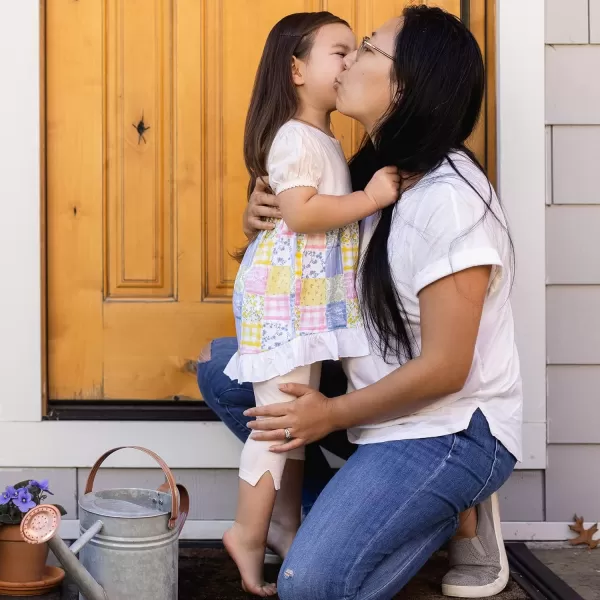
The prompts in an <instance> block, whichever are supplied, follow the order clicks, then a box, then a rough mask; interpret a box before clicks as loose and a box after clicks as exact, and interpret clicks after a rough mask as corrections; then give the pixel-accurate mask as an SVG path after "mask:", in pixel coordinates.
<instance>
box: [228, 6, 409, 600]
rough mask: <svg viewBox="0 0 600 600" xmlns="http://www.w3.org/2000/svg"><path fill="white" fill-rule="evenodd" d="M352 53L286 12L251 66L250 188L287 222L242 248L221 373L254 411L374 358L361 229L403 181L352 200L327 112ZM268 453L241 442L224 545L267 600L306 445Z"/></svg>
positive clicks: (378, 179)
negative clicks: (277, 514) (250, 396)
mask: <svg viewBox="0 0 600 600" xmlns="http://www.w3.org/2000/svg"><path fill="white" fill-rule="evenodd" d="M355 47H356V46H355V40H354V35H353V33H352V30H351V29H350V27H349V26H348V24H347V23H346V22H345V21H343V20H342V19H339V18H337V17H335V16H334V15H332V14H330V13H328V12H320V13H298V14H293V15H289V16H287V17H285V18H284V19H282V20H281V21H280V22H279V23H277V25H275V27H274V28H273V29H272V31H271V32H270V34H269V37H268V39H267V43H266V45H265V49H264V51H263V55H262V58H261V62H260V65H259V68H258V72H257V76H256V81H255V85H254V90H253V93H252V99H251V102H250V109H249V112H248V118H247V121H246V131H245V140H244V158H245V162H246V166H247V168H248V171H249V173H250V188H249V189H250V190H252V189H253V188H254V185H255V183H256V181H257V179H258V178H259V177H264V178H265V179H267V178H268V183H269V186H270V187H271V189H272V190H273V192H274V193H275V194H277V195H278V196H279V201H280V209H281V213H282V217H283V218H282V219H280V220H277V221H275V222H274V228H273V229H272V230H270V231H264V232H262V233H261V234H260V235H259V236H258V237H257V238H256V239H255V240H254V241H253V242H252V243H251V244H250V246H249V247H248V249H247V250H246V252H245V255H244V258H243V261H242V264H241V266H240V270H239V272H238V275H237V278H236V282H235V290H234V297H233V307H234V315H235V319H236V328H237V336H238V342H239V350H238V352H237V354H236V355H235V356H234V357H233V358H232V359H231V361H230V362H229V364H228V365H227V368H226V370H225V373H226V374H227V375H228V376H229V377H231V379H237V380H238V381H240V382H244V381H249V382H252V383H253V386H254V392H255V396H256V403H257V404H258V405H264V404H272V403H277V402H285V401H288V400H290V399H291V398H290V397H288V396H286V395H285V394H284V393H283V392H281V391H280V390H279V385H280V384H282V383H286V382H296V383H304V384H309V385H311V386H313V387H318V384H319V376H320V367H321V361H323V360H327V359H334V360H337V359H339V358H343V357H358V356H365V355H367V354H368V353H369V349H368V343H367V338H366V335H365V332H364V329H363V325H362V321H361V316H360V310H359V307H358V301H357V297H356V292H355V281H354V280H355V269H356V263H357V259H358V224H357V221H359V220H361V219H363V218H365V217H366V216H368V215H371V214H373V213H375V212H377V211H379V210H380V209H382V208H384V207H385V206H388V205H390V204H392V203H393V202H395V201H396V199H397V198H398V194H399V185H400V177H399V175H398V172H397V170H396V169H395V168H393V167H386V168H384V169H381V170H380V171H378V172H377V173H376V174H375V176H374V177H373V179H372V180H371V181H370V182H369V184H368V185H367V186H366V188H365V190H364V191H362V192H355V193H351V192H352V188H351V183H350V174H349V171H348V167H347V164H346V160H345V158H344V154H343V152H342V148H341V146H340V143H339V142H338V141H337V140H336V139H335V137H334V136H333V134H332V133H331V128H330V114H331V112H332V111H333V110H334V109H335V104H336V91H335V84H336V77H337V76H338V75H339V74H340V73H341V72H342V71H343V70H344V64H343V61H344V57H345V56H346V55H347V54H349V53H350V52H353V51H354V50H355ZM292 435H293V432H290V431H287V430H286V436H287V437H288V438H290V437H292ZM271 445H272V444H271V443H269V442H258V441H256V440H254V439H252V437H250V438H248V441H247V442H246V445H245V446H244V450H243V452H242V456H241V464H240V489H239V501H238V509H237V515H236V521H235V524H234V525H233V527H232V528H231V529H230V530H229V531H228V532H227V533H226V534H225V536H224V538H223V541H224V543H225V546H226V548H227V550H228V551H229V553H230V554H231V556H232V558H233V559H234V560H235V562H236V563H237V565H238V568H239V569H240V573H241V576H242V582H243V586H244V589H245V590H246V591H248V592H251V593H254V594H257V595H259V596H263V597H264V596H272V595H274V594H275V593H276V589H275V585H274V584H267V583H265V582H264V580H263V574H262V566H263V561H264V552H265V545H266V541H267V532H268V529H269V521H270V519H271V514H272V511H273V506H274V503H275V498H276V494H277V490H279V489H280V487H281V488H282V494H283V496H280V497H279V498H278V506H279V505H282V504H283V507H282V509H283V510H284V511H285V512H286V513H287V515H288V519H287V522H288V523H290V524H291V525H290V530H289V531H287V532H284V533H285V535H284V536H283V537H284V538H286V539H284V540H283V541H281V540H280V541H281V543H280V550H282V553H285V551H286V549H287V548H288V547H289V545H290V544H291V540H292V539H293V536H294V534H295V531H296V530H297V528H298V526H299V521H300V487H301V483H302V473H303V471H302V468H303V463H302V460H303V458H304V455H303V452H302V450H301V449H299V450H294V451H292V452H289V453H287V455H286V454H275V453H272V452H270V451H269V447H270V446H271ZM286 458H288V459H292V460H289V461H287V466H286ZM284 467H285V474H284ZM282 479H283V483H282Z"/></svg>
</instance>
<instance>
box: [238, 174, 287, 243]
mask: <svg viewBox="0 0 600 600" xmlns="http://www.w3.org/2000/svg"><path fill="white" fill-rule="evenodd" d="M269 217H270V218H273V219H281V212H280V211H279V200H278V198H277V196H274V195H273V194H272V193H271V190H270V188H269V186H268V185H267V184H266V183H265V182H264V181H263V180H262V179H260V178H259V179H257V180H256V185H255V186H254V190H253V191H252V194H251V195H250V198H249V199H248V206H247V207H246V210H245V211H244V218H243V227H244V234H245V235H246V237H247V238H248V239H249V240H252V239H254V238H255V237H256V234H257V233H258V232H259V231H262V230H266V229H273V228H274V227H275V225H274V224H273V223H271V222H270V221H265V219H268V218H269Z"/></svg>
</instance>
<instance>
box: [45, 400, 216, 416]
mask: <svg viewBox="0 0 600 600" xmlns="http://www.w3.org/2000/svg"><path fill="white" fill-rule="evenodd" d="M44 420H45V421H218V420H219V418H218V417H217V415H215V413H214V412H213V411H212V410H211V409H210V408H209V407H208V406H207V405H206V404H205V403H204V402H202V401H196V400H183V401H182V400H179V401H177V400H165V401H163V400H158V401H139V402H138V401H135V400H103V401H94V402H92V401H86V400H60V401H56V400H55V401H52V400H51V401H49V402H48V414H47V415H46V416H45V417H44Z"/></svg>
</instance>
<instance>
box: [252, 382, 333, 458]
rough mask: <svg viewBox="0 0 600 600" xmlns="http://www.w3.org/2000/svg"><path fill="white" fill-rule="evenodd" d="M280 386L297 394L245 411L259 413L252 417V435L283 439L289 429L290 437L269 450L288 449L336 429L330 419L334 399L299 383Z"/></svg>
mask: <svg viewBox="0 0 600 600" xmlns="http://www.w3.org/2000/svg"><path fill="white" fill-rule="evenodd" d="M279 389H280V390H281V391H282V392H285V393H286V394H289V395H290V396H296V398H295V399H294V400H292V401H290V402H283V403H281V404H270V405H268V406H257V407H256V408H250V409H248V410H247V411H245V412H244V414H245V415H246V416H249V417H262V418H260V419H259V420H258V421H251V422H250V423H248V427H250V429H253V430H254V433H252V434H251V435H252V438H253V439H255V440H263V441H269V442H271V441H273V442H274V441H278V442H279V441H284V442H285V430H286V429H289V432H290V434H291V436H292V439H291V440H290V441H288V442H286V443H285V444H278V445H276V446H272V447H271V452H278V453H280V452H289V451H290V450H294V449H295V448H300V447H301V446H304V445H305V444H310V443H312V442H316V441H318V440H320V439H323V438H324V437H325V436H327V435H328V434H330V433H331V432H332V431H335V430H336V427H335V424H334V423H335V421H334V419H333V408H334V405H335V400H334V399H331V398H326V397H325V396H323V394H321V393H320V392H318V391H317V390H314V389H313V388H310V387H308V386H307V385H301V384H299V383H286V384H284V385H281V386H279Z"/></svg>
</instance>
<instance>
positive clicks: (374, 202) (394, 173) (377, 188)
mask: <svg viewBox="0 0 600 600" xmlns="http://www.w3.org/2000/svg"><path fill="white" fill-rule="evenodd" d="M399 193H400V175H399V174H398V169H396V167H384V168H383V169H380V170H379V171H377V173H375V175H374V176H373V178H372V179H371V181H370V182H369V184H368V185H367V187H366V188H365V191H364V192H353V193H352V194H348V195H346V196H328V195H322V194H318V193H317V190H316V189H315V188H312V187H293V188H291V189H288V190H285V191H283V192H281V193H280V194H278V196H277V198H278V199H279V206H280V207H281V214H282V216H283V220H284V221H285V222H286V225H287V226H288V227H289V228H290V229H291V230H292V231H295V232H297V233H325V232H327V231H331V230H332V229H337V228H338V227H344V226H345V225H349V224H350V223H356V222H357V221H360V220H361V219H364V218H365V217H368V216H369V215H372V214H373V213H376V212H377V211H378V210H381V209H382V208H385V207H386V206H389V205H390V204H393V203H394V202H395V201H396V200H397V199H398V195H399Z"/></svg>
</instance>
